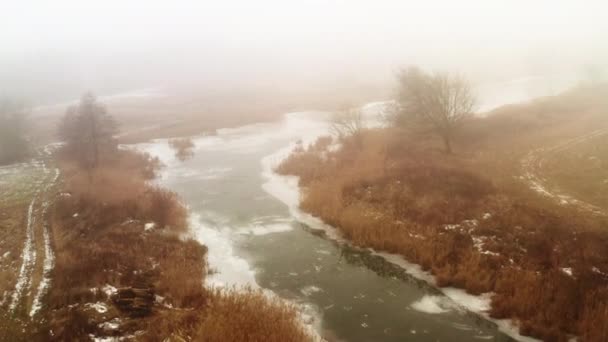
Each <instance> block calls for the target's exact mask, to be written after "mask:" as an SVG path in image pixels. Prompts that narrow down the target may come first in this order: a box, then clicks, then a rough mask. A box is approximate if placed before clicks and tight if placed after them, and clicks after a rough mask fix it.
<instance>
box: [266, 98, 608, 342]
mask: <svg viewBox="0 0 608 342" xmlns="http://www.w3.org/2000/svg"><path fill="white" fill-rule="evenodd" d="M575 95H576V94H568V95H567V96H569V98H572V97H575ZM594 99H595V100H597V98H594ZM595 100H594V101H595ZM546 101H548V102H546V103H541V104H538V103H535V104H532V105H531V108H532V109H531V110H532V111H538V113H541V114H542V113H545V111H546V110H548V109H552V110H553V109H556V108H560V110H559V111H558V112H557V114H554V115H556V119H555V120H557V121H558V122H557V123H555V122H553V121H550V124H548V126H550V128H548V129H547V130H544V131H538V127H537V130H529V129H526V130H519V131H518V134H514V135H509V134H508V133H505V131H506V132H508V131H509V130H510V128H513V127H519V126H520V125H523V126H526V125H528V123H525V122H526V120H530V117H528V116H522V118H519V117H517V116H507V115H506V114H504V116H503V115H502V114H501V115H499V116H498V117H497V118H496V119H492V117H489V118H487V119H482V121H483V122H481V121H480V122H479V123H476V124H475V125H479V126H478V127H477V128H475V127H470V129H473V128H474V129H479V132H480V133H481V132H483V134H484V135H487V136H493V135H494V133H496V136H497V137H499V139H498V141H494V142H492V143H487V144H486V143H480V141H483V140H480V138H479V136H481V134H480V133H479V134H478V137H477V138H475V139H477V140H476V141H477V145H475V144H472V143H470V144H469V143H466V139H464V137H460V140H459V141H460V144H459V150H460V151H459V154H458V155H456V156H446V155H443V154H441V153H439V152H438V151H437V147H436V146H437V144H436V143H435V142H434V141H432V140H429V139H426V138H424V137H422V138H420V137H416V139H412V138H406V137H404V135H403V134H404V133H403V132H401V131H398V130H395V129H392V128H386V129H380V130H368V131H366V132H365V133H364V135H363V138H362V141H363V144H362V146H361V148H360V149H355V148H350V147H349V145H348V144H343V148H342V149H340V150H339V151H334V152H330V151H328V150H323V149H320V150H319V149H317V148H315V146H314V145H312V146H310V147H300V148H298V149H297V150H296V151H294V153H293V154H292V155H291V156H290V157H289V158H288V159H286V160H285V161H284V162H283V163H282V164H281V165H280V166H279V167H278V168H277V172H279V173H282V174H290V175H297V176H300V177H301V178H300V185H302V186H303V187H304V188H303V197H302V199H301V207H302V209H304V210H305V211H308V212H310V213H312V214H314V215H316V216H319V217H320V218H322V219H323V220H324V221H326V222H327V223H329V224H331V225H334V226H336V227H337V228H339V229H340V230H341V231H342V233H343V234H344V236H345V237H346V238H348V239H350V240H351V241H352V242H353V243H354V244H355V245H358V246H363V247H372V248H375V249H378V250H384V251H388V252H392V253H398V254H401V255H403V256H404V257H405V258H406V259H408V260H410V261H413V262H415V263H418V264H420V265H422V267H423V268H424V269H426V270H429V271H430V272H431V273H433V274H434V275H435V277H436V280H437V283H438V285H439V286H456V287H460V288H464V289H466V290H467V291H468V292H470V293H473V294H480V293H484V292H494V293H495V295H494V296H493V298H492V309H491V312H490V314H491V316H492V317H496V318H512V319H515V320H516V321H518V322H519V324H520V330H521V333H522V334H526V335H531V336H534V337H538V338H541V339H544V340H547V341H566V340H568V339H569V338H570V337H571V336H572V335H576V336H579V337H580V339H581V340H583V341H601V340H607V339H608V331H607V330H606V324H605V318H606V314H607V313H608V292H607V291H608V276H607V275H608V232H607V231H606V230H605V226H606V224H607V223H608V220H607V219H605V218H602V217H597V216H589V215H587V214H586V213H582V212H580V211H578V210H577V209H576V208H571V207H564V206H560V205H558V204H556V202H555V201H553V200H550V199H547V198H543V197H541V196H539V195H537V194H536V193H534V192H532V191H531V190H530V189H528V188H527V187H526V185H525V184H523V183H522V182H520V181H519V180H517V179H514V175H517V174H518V173H519V172H520V169H519V158H521V157H522V156H524V155H525V152H526V151H527V150H528V149H530V148H531V147H533V146H536V145H535V144H536V142H537V139H538V137H539V136H540V137H542V138H543V139H548V138H547V137H551V136H553V140H547V141H546V142H550V141H555V139H558V138H559V137H560V136H561V137H563V136H571V135H572V134H575V133H576V132H579V131H578V130H579V129H581V127H582V126H584V125H578V124H577V125H574V126H575V127H574V128H572V131H570V132H569V133H568V134H567V135H563V134H566V133H565V132H566V131H565V128H564V127H565V126H560V122H561V123H563V124H569V122H571V121H568V120H567V117H568V114H570V116H571V112H568V110H578V109H579V108H581V106H580V104H579V105H578V106H575V105H570V106H566V107H561V106H560V105H555V104H554V103H553V102H551V101H557V103H558V104H559V103H561V99H559V101H558V100H556V99H551V100H546ZM596 102H597V101H596ZM594 103H595V102H594ZM523 108H528V107H523ZM572 108H574V109H572ZM541 114H539V115H541ZM591 118H593V120H595V118H596V117H595V116H592V115H591V116H590V119H589V120H592V119H591ZM493 120H496V125H495V122H493ZM509 120H510V123H509V126H508V127H505V125H504V122H507V121H509ZM522 120H523V122H522ZM498 122H501V124H498ZM482 123H483V126H485V128H483V129H480V128H479V127H481V126H482ZM539 127H541V126H539ZM515 131H517V130H515ZM557 132H562V135H557ZM573 132H574V133H573ZM471 134H472V133H471ZM469 139H472V140H471V141H473V138H472V137H471V136H469ZM509 141H512V142H513V143H509ZM525 142H527V145H526V144H525ZM323 145H324V146H327V143H326V142H323ZM508 146H511V148H507V147H508ZM503 148H504V149H503ZM568 273H571V274H572V275H569V274H568ZM602 320H604V321H602ZM602 322H603V323H602Z"/></svg>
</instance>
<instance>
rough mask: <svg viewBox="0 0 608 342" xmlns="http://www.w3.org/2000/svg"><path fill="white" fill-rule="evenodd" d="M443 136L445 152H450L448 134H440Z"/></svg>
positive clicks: (450, 143)
mask: <svg viewBox="0 0 608 342" xmlns="http://www.w3.org/2000/svg"><path fill="white" fill-rule="evenodd" d="M442 138H443V147H444V149H445V153H446V154H452V141H451V139H450V136H449V135H448V134H444V135H442Z"/></svg>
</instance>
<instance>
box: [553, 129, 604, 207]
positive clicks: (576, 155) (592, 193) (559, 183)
mask: <svg viewBox="0 0 608 342" xmlns="http://www.w3.org/2000/svg"><path fill="white" fill-rule="evenodd" d="M542 173H543V175H544V176H545V178H546V179H547V182H548V183H550V184H551V185H553V187H555V188H557V189H559V190H560V191H562V192H564V193H567V194H571V195H572V197H574V198H576V199H579V200H581V201H584V202H587V203H590V204H592V205H594V206H597V207H598V208H600V209H601V210H602V211H604V212H608V132H606V131H604V132H603V134H599V135H596V136H593V137H591V138H589V139H585V140H582V141H577V142H576V143H575V144H571V145H568V146H565V147H564V148H562V149H560V150H558V151H555V152H553V153H551V154H549V155H548V156H547V157H546V158H545V160H544V163H543V165H542Z"/></svg>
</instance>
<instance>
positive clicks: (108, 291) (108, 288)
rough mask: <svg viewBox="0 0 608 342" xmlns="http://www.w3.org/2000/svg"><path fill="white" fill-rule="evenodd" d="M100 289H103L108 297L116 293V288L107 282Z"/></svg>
mask: <svg viewBox="0 0 608 342" xmlns="http://www.w3.org/2000/svg"><path fill="white" fill-rule="evenodd" d="M101 291H103V293H105V294H106V296H108V297H111V296H113V295H115V294H116V293H118V290H117V289H116V288H115V287H114V286H112V285H109V284H106V285H105V286H104V287H102V288H101Z"/></svg>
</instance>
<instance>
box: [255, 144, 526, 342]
mask: <svg viewBox="0 0 608 342" xmlns="http://www.w3.org/2000/svg"><path fill="white" fill-rule="evenodd" d="M325 133H326V132H320V133H318V134H316V135H315V134H310V135H307V136H305V137H300V139H302V141H303V142H304V143H309V142H312V141H314V140H315V139H316V138H317V137H318V136H319V135H322V134H325ZM294 146H295V143H294V144H291V145H289V146H287V147H284V148H281V149H280V150H278V151H276V152H275V153H273V154H271V155H268V156H266V157H264V158H263V159H262V161H261V163H262V175H263V177H264V179H265V182H264V184H263V185H262V188H263V189H264V190H265V191H266V192H267V193H268V194H270V195H272V196H274V197H275V198H277V199H278V200H280V201H281V202H283V203H284V204H285V205H286V206H287V207H288V208H289V211H290V213H291V214H292V216H293V217H294V219H296V220H298V221H301V222H303V223H305V224H307V225H308V226H309V227H311V228H313V229H320V230H323V231H325V232H326V235H327V236H328V237H329V238H331V239H334V240H336V241H338V242H340V243H348V242H347V241H346V240H345V239H344V238H343V237H342V236H341V234H340V232H339V231H338V230H337V229H336V228H335V227H332V226H329V225H327V224H326V223H324V222H323V221H322V220H320V219H319V218H317V217H314V216H312V215H310V214H308V213H305V212H303V211H302V210H300V209H299V202H300V196H301V191H300V188H299V186H298V178H297V177H295V176H282V175H278V174H276V173H275V172H274V169H275V168H276V166H278V165H279V163H280V162H281V161H283V160H284V159H285V158H286V157H287V156H288V155H289V153H290V152H291V151H292V150H293V147H294ZM371 251H372V253H374V254H375V255H378V256H381V257H383V258H384V259H385V260H387V261H388V262H390V263H393V264H395V265H397V266H400V267H401V268H403V269H404V270H405V272H407V273H408V274H410V275H412V276H414V277H416V278H419V279H422V280H424V281H426V282H427V283H429V284H430V285H432V286H435V287H437V286H436V281H435V278H434V276H433V275H431V274H429V273H428V272H425V271H423V270H422V269H421V267H420V266H419V265H416V264H412V263H410V262H408V261H407V260H405V259H404V258H403V257H401V256H399V255H395V254H388V253H383V252H379V251H374V250H371ZM438 290H439V291H441V292H442V293H443V295H444V296H433V297H430V296H429V297H423V298H422V299H421V300H419V301H418V302H415V303H413V304H412V308H413V309H415V310H419V311H422V312H426V313H429V314H442V313H445V312H449V311H453V310H460V311H465V310H466V311H469V312H473V313H475V314H477V315H479V316H480V317H483V318H484V319H486V320H488V321H491V322H493V323H495V324H496V325H497V327H498V329H499V330H500V331H501V332H503V333H504V334H506V335H509V336H511V337H512V338H514V339H516V340H519V341H525V342H531V341H537V340H536V339H533V338H530V337H526V336H522V335H520V334H519V332H518V327H517V326H516V325H515V324H514V322H513V321H510V320H495V319H492V318H490V317H489V314H488V310H489V309H490V300H491V295H492V294H491V293H487V294H484V295H481V296H473V295H470V294H468V293H466V291H464V290H461V289H455V288H438Z"/></svg>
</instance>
